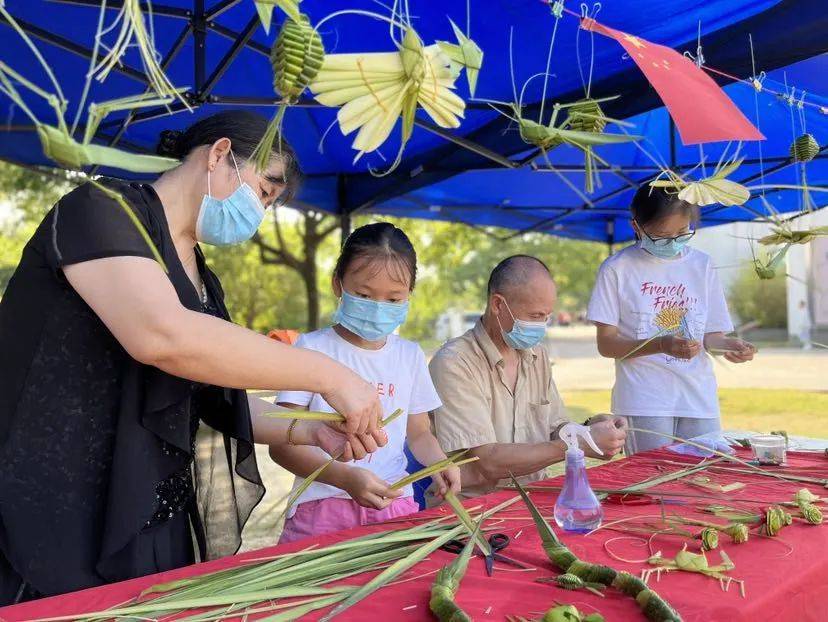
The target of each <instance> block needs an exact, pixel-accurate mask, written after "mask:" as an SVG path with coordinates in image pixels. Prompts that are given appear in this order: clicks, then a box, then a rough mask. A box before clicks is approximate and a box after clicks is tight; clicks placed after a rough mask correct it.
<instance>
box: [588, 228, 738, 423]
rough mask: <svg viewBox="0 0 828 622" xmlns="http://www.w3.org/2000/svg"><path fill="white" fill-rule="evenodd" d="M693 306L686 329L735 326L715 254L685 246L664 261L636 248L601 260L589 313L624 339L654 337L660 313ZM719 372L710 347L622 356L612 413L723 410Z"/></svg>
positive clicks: (699, 333) (700, 334) (699, 335)
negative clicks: (683, 354) (681, 354)
mask: <svg viewBox="0 0 828 622" xmlns="http://www.w3.org/2000/svg"><path fill="white" fill-rule="evenodd" d="M667 307H680V308H682V309H686V311H687V313H686V315H685V322H684V323H683V324H682V328H681V329H680V333H679V334H681V335H682V336H684V337H689V338H692V339H696V340H698V341H700V342H701V341H702V339H703V338H704V335H705V334H706V333H715V332H725V333H726V332H730V331H732V330H733V324H732V323H731V320H730V315H729V313H728V311H727V302H726V301H725V297H724V292H723V291H722V286H721V284H720V282H719V278H718V275H717V274H716V270H715V268H714V267H713V266H712V265H711V261H710V257H708V256H707V255H706V254H704V253H702V252H701V251H698V250H696V249H694V248H692V247H686V248H685V249H684V251H683V252H682V254H681V255H679V256H678V257H676V258H675V259H660V258H658V257H655V256H653V255H651V254H650V253H648V252H647V251H645V250H643V249H642V248H640V246H639V245H638V244H634V245H632V246H629V247H627V248H625V249H623V250H622V251H620V252H618V253H616V254H615V255H613V256H611V257H609V258H608V259H607V260H606V261H604V263H603V264H602V265H601V268H600V269H599V271H598V277H597V280H596V283H595V289H594V290H593V292H592V298H591V299H590V301H589V307H588V310H587V319H589V320H590V321H592V322H600V323H601V324H608V325H610V326H617V327H618V333H619V335H620V336H621V337H625V338H627V339H647V338H649V337H652V336H653V335H656V334H658V333H659V331H660V330H661V329H660V328H659V327H658V325H657V324H656V323H655V322H654V320H655V318H656V314H657V313H658V312H659V311H660V310H662V309H664V308H667ZM716 390H717V387H716V377H715V375H714V374H713V366H712V363H711V361H710V357H709V356H707V355H706V354H705V353H704V352H702V353H701V354H699V355H697V356H695V357H694V358H693V359H691V360H689V361H688V360H682V359H677V358H674V357H671V356H668V355H666V354H653V355H650V356H639V357H631V358H628V359H625V360H623V361H622V360H618V359H616V361H615V386H614V387H613V391H612V412H613V413H614V414H616V415H622V416H639V417H641V416H651V417H696V418H706V419H712V418H716V417H718V416H719V400H718V396H717V394H716Z"/></svg>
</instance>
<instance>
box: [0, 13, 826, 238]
mask: <svg viewBox="0 0 828 622" xmlns="http://www.w3.org/2000/svg"><path fill="white" fill-rule="evenodd" d="M52 1H53V2H58V3H61V4H72V5H78V6H85V7H89V8H95V9H99V7H100V2H99V0H52ZM241 1H242V0H217V1H216V2H214V3H213V4H212V5H211V6H209V7H208V6H207V5H206V1H205V0H193V8H192V10H190V9H185V8H181V7H173V6H168V5H163V4H156V3H153V4H152V13H153V15H158V16H163V17H166V18H172V19H177V20H181V21H183V22H184V25H183V28H182V30H181V31H180V33H179V34H178V36H177V37H176V39H175V40H174V41H173V44H172V45H171V46H170V48H169V49H168V50H167V52H166V53H165V54H164V56H163V58H162V60H161V62H160V65H161V67H162V69H165V70H166V69H167V67H168V66H169V65H170V64H171V63H172V62H173V61H174V60H175V59H176V58H177V57H178V56H179V54H180V53H181V51H182V49H183V48H184V46H185V44H186V43H187V42H188V41H189V40H191V39H192V41H193V85H194V86H193V89H192V90H191V91H189V92H188V93H186V95H185V97H186V98H187V100H188V104H189V105H190V106H192V107H193V108H197V107H199V106H201V105H203V104H208V103H214V104H231V105H241V106H245V105H249V106H268V105H276V104H277V103H278V99H277V98H275V97H274V98H263V97H240V96H232V97H231V96H224V95H221V94H215V93H214V92H213V91H214V89H215V87H216V85H217V84H218V82H219V81H220V79H221V78H222V76H223V75H224V74H225V72H226V71H227V70H228V69H229V68H230V65H231V64H232V63H233V61H234V60H235V59H236V57H237V56H238V55H239V53H240V52H241V51H242V50H244V49H248V50H252V51H253V52H256V53H258V54H261V55H264V56H269V54H270V49H269V47H268V46H266V45H263V44H261V43H258V42H256V41H253V40H252V37H253V34H254V33H255V32H256V30H257V29H258V27H259V18H258V16H257V15H255V14H254V15H253V17H252V18H251V19H250V21H249V22H248V23H247V24H246V26H245V27H244V28H243V29H242V30H241V31H240V32H237V31H235V30H233V29H231V28H228V27H226V26H223V25H221V24H219V23H217V21H216V18H218V17H219V16H220V15H221V14H223V13H224V12H226V11H228V10H230V9H232V8H233V7H235V6H236V5H237V4H239V3H240V2H241ZM783 4H784V3H783ZM122 7H123V1H122V0H109V1H108V2H107V5H106V8H107V10H112V11H116V10H120V9H121V8H122ZM765 19H767V16H765ZM746 21H748V22H750V21H751V20H746ZM0 23H2V24H5V23H6V21H5V19H3V18H2V17H1V16H0ZM18 23H19V25H20V27H21V28H22V29H23V30H24V31H25V32H26V33H27V34H29V35H30V36H32V37H34V38H36V39H39V40H41V41H44V42H45V43H48V44H50V45H53V46H55V47H58V48H61V49H63V50H66V51H68V52H70V53H72V54H75V55H77V56H80V57H82V58H85V59H89V58H91V56H92V50H91V49H89V48H87V47H85V46H83V45H80V44H78V43H76V42H74V41H71V40H69V39H66V38H65V37H62V36H60V35H57V34H55V33H51V32H49V31H47V30H45V29H43V28H41V27H39V26H36V25H34V24H30V23H28V22H26V21H24V20H18ZM208 33H213V34H216V35H218V36H221V37H224V38H227V39H230V40H232V41H233V43H232V45H231V46H230V48H229V49H228V50H227V51H226V52H225V54H224V55H223V57H222V58H221V59H220V60H219V62H218V63H217V64H216V66H215V67H213V68H212V72H210V73H209V74H208V67H207V64H208V63H207V34H208ZM714 34H715V33H714ZM113 70H114V71H116V72H118V73H120V74H122V75H124V76H126V77H128V78H131V79H133V80H136V81H138V82H140V83H142V84H144V85H145V86H146V87H147V90H149V86H148V85H149V79H148V77H147V75H146V73H145V72H144V71H142V70H140V69H136V68H134V67H130V66H128V65H125V64H123V63H119V64H118V65H116V66H115V67H114V69H113ZM556 98H560V94H559V95H558V96H557V97H556ZM549 102H550V103H551V102H552V100H551V99H550V100H549ZM539 104H540V102H537V103H536V104H533V105H532V106H529V107H528V108H533V107H537V106H538V105H539ZM296 105H297V106H299V107H322V105H321V104H319V103H318V102H316V101H313V100H310V99H303V100H301V101H300V102H299V103H298V104H296ZM467 108H469V109H481V110H482V109H490V107H489V105H488V104H484V103H480V102H469V103H468V104H467ZM184 110H186V106H185V105H184V104H183V103H181V102H175V103H173V104H171V105H169V106H166V107H158V108H152V109H148V110H144V111H141V112H137V113H136V112H129V113H127V114H126V115H125V116H124V117H123V118H120V119H113V120H109V121H105V122H103V123H101V125H100V127H99V129H98V132H97V134H96V137H97V138H99V139H102V140H104V141H105V142H106V143H107V144H108V145H110V146H115V145H117V144H119V143H120V144H127V145H129V143H127V141H125V140H124V134H125V133H126V131H127V130H128V128H129V127H130V126H132V125H134V124H136V123H140V122H142V121H148V120H151V119H157V118H159V117H162V116H167V115H170V114H175V113H178V112H182V111H184ZM496 122H497V121H496V120H495V121H493V122H488V123H486V124H484V125H483V126H482V127H481V128H478V129H477V130H475V131H474V132H472V133H471V136H476V135H481V136H482V135H483V134H485V132H487V131H490V129H491V127H492V124H493V123H496ZM415 124H416V125H417V126H418V127H420V128H421V129H423V130H426V131H428V132H431V133H433V134H435V135H437V136H440V137H441V138H443V139H445V140H446V141H447V142H448V145H447V146H446V147H445V148H443V147H438V148H436V149H433V150H432V151H430V152H429V153H428V154H426V157H425V159H424V160H423V161H422V162H420V163H419V164H416V165H412V168H409V169H406V170H400V171H396V172H395V174H394V175H393V176H389V177H390V178H391V179H388V181H391V182H397V183H391V184H390V186H389V185H386V186H384V187H382V188H381V190H380V192H377V193H376V194H375V195H373V196H371V197H370V198H369V199H367V200H364V201H363V202H362V203H361V204H358V205H349V201H348V198H349V197H348V192H347V186H348V181H349V179H350V178H352V177H355V178H358V177H361V178H365V177H366V176H367V173H358V174H353V175H347V174H338V175H337V206H338V215H339V217H340V224H341V226H342V232H343V240H344V238H345V237H346V236H347V234H348V232H349V231H350V226H351V218H352V216H353V215H354V214H358V213H360V212H364V211H366V210H367V209H370V208H371V207H373V206H374V205H377V204H378V203H380V202H382V201H385V200H388V199H390V198H394V197H397V196H401V195H404V194H407V193H409V192H411V191H413V190H415V189H416V188H417V187H421V186H422V185H423V184H424V183H428V181H427V180H435V181H439V180H442V179H446V178H449V177H452V176H454V175H457V174H459V173H462V172H464V171H467V170H474V169H481V168H482V169H494V168H504V169H517V168H522V167H525V166H526V165H531V166H532V169H533V170H535V171H538V172H544V171H548V172H551V169H550V168H549V167H548V166H546V165H540V164H536V163H535V160H536V159H537V157H538V156H539V155H540V150H537V149H535V150H531V151H530V152H529V153H528V155H525V156H523V157H521V158H519V159H512V157H514V155H515V154H511V155H510V154H502V153H498V152H497V151H495V150H493V149H491V148H489V147H487V146H486V145H484V144H482V142H480V141H478V140H473V139H472V138H469V136H460V135H457V134H453V133H451V132H448V131H446V130H444V129H443V128H440V127H438V126H436V125H434V124H432V123H430V122H428V121H425V120H422V119H416V120H415ZM20 129H23V128H20ZM31 129H32V130H33V129H34V128H31ZM80 129H81V130H82V129H83V128H82V127H81V128H80ZM669 137H670V145H669V150H670V164H671V167H672V168H673V169H674V170H676V171H683V170H688V169H690V168H693V167H694V166H695V164H678V163H677V162H676V129H675V126H674V124H673V121H672V119H670V132H669ZM130 147H131V148H135V146H133V145H130ZM524 147H525V145H524ZM826 148H828V146H823V147H822V148H821V149H820V154H819V155H818V156H817V157H818V158H820V159H824V158H828V154H825V153H824V152H825V150H826ZM461 150H464V151H466V152H469V153H471V154H474V155H475V156H479V157H480V158H482V160H483V161H482V162H480V163H478V164H477V165H476V166H474V167H471V168H470V167H468V166H459V167H450V166H449V167H441V166H440V165H439V163H440V162H441V161H442V160H444V159H445V158H446V155H447V154H451V155H454V154H456V153H457V152H458V151H461ZM522 151H523V153H526V149H523V150H522ZM763 162H764V163H773V164H774V166H773V167H771V168H770V169H768V170H766V171H764V174H765V175H768V174H770V173H772V172H775V171H777V170H780V169H782V168H785V167H787V166H790V165H791V164H792V163H793V160H792V159H791V158H790V157H785V156H778V157H773V156H772V157H768V158H764V159H763ZM757 163H758V161H756V160H750V161H745V164H757ZM554 168H555V170H556V171H557V172H560V173H583V172H584V168H583V167H579V166H577V165H575V166H573V165H560V166H558V165H554ZM96 170H97V169H93V170H92V171H91V172H92V173H93V174H94V173H95V172H96ZM597 170H598V171H599V172H605V173H610V174H612V175H614V176H616V177H618V178H619V179H621V180H622V181H623V182H624V185H623V186H622V187H621V188H618V189H615V190H613V191H611V192H608V193H606V194H604V195H602V196H599V197H596V198H594V199H590V203H583V204H582V205H580V206H576V207H568V208H557V209H562V212H561V213H560V214H556V215H555V216H552V217H550V218H547V219H542V220H539V221H537V222H536V223H534V224H532V225H530V226H528V227H526V228H523V229H519V230H516V231H515V232H514V233H513V234H510V235H508V236H505V237H504V238H503V239H510V238H513V237H515V236H520V235H524V234H525V233H528V232H531V231H541V230H548V229H550V228H551V227H555V226H560V223H561V221H563V220H565V219H567V218H569V217H570V216H572V215H575V214H579V213H583V212H596V213H599V212H600V213H608V212H612V213H616V212H617V211H618V210H612V209H611V208H609V209H606V208H598V207H597V205H598V204H599V203H602V202H605V201H607V200H609V199H611V198H613V197H614V196H617V195H619V194H621V193H623V192H626V191H628V190H629V188H630V187H631V186H636V185H637V184H639V183H643V182H645V181H648V180H650V179H652V178H654V177H655V176H656V175H657V174H658V173H659V172H660V169H658V168H657V167H654V166H653V167H647V166H611V167H605V166H599V167H597ZM424 173H425V174H424ZM640 173H646V174H647V175H646V176H645V178H644V179H641V180H634V179H632V178H631V177H629V176H628V174H640ZM759 176H760V174H755V175H752V176H750V177H748V178H747V179H745V180H743V182H747V181H752V180H753V179H756V178H758V177H759ZM478 207H483V206H478ZM487 207H494V206H487ZM503 207H504V209H509V210H515V211H522V210H523V209H526V208H515V207H512V206H503ZM444 209H447V210H448V209H451V210H455V209H457V208H456V207H451V208H449V207H446V208H444ZM461 209H463V208H461ZM530 209H531V210H533V211H534V210H538V211H540V210H553V209H556V208H554V207H548V206H544V207H537V208H534V207H533V208H530ZM719 209H722V208H721V207H719V208H717V209H714V210H711V211H710V212H709V214H712V213H714V212H715V211H718V210H719ZM707 215H708V214H707V213H706V216H707ZM606 242H607V244H609V245H610V246H612V245H613V244H614V243H615V236H614V223H613V221H612V220H608V221H607V238H606Z"/></svg>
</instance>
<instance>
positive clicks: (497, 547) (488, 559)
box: [440, 533, 532, 577]
mask: <svg viewBox="0 0 828 622" xmlns="http://www.w3.org/2000/svg"><path fill="white" fill-rule="evenodd" d="M488 543H489V549H490V550H491V554H490V555H487V556H485V557H484V558H483V562H484V564H485V566H486V576H489V577H491V576H492V574H494V563H495V562H496V561H497V562H502V563H504V564H510V565H512V566H516V567H518V568H523V569H524V570H527V569H530V568H532V566H529V565H527V564H524V563H523V562H519V561H518V560H516V559H512V558H511V557H506V556H505V555H501V553H500V551H502V550H503V549H505V548H506V547H507V546H509V536H507V535H506V534H502V533H495V534H492V535H491V536H489V539H488ZM464 546H465V543H464V542H461V541H460V540H449V541H448V542H446V543H445V544H444V545H443V546H441V547H440V548H441V549H443V550H444V551H448V552H449V553H455V554H457V555H459V554H460V553H461V552H462V551H463V547H464Z"/></svg>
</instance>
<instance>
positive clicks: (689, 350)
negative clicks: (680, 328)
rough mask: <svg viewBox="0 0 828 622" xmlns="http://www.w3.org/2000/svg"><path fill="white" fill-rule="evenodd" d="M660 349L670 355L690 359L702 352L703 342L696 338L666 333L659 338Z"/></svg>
mask: <svg viewBox="0 0 828 622" xmlns="http://www.w3.org/2000/svg"><path fill="white" fill-rule="evenodd" d="M659 349H660V350H661V352H662V353H663V354H667V355H668V356H672V357H674V358H677V359H685V360H690V359H692V358H693V357H694V356H696V355H698V353H699V352H701V344H700V343H699V342H698V341H696V340H694V339H685V338H684V337H679V336H678V335H664V336H663V337H661V338H660V339H659Z"/></svg>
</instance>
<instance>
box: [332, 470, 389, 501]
mask: <svg viewBox="0 0 828 622" xmlns="http://www.w3.org/2000/svg"><path fill="white" fill-rule="evenodd" d="M341 488H342V489H343V490H344V491H345V492H347V493H348V494H349V495H350V496H351V498H352V499H353V500H354V501H356V502H357V503H358V504H359V505H361V506H362V507H366V508H373V509H375V510H384V509H385V508H387V507H388V506H389V505H391V503H393V501H394V499H396V498H397V497H399V496H400V495H401V494H402V491H401V490H392V489H391V488H389V487H388V484H387V483H386V482H384V481H382V480H381V479H380V478H379V477H377V476H376V475H374V474H373V473H372V472H371V471H369V470H367V469H360V468H359V467H349V468H348V473H347V475H345V480H344V481H343V482H342V486H341Z"/></svg>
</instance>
